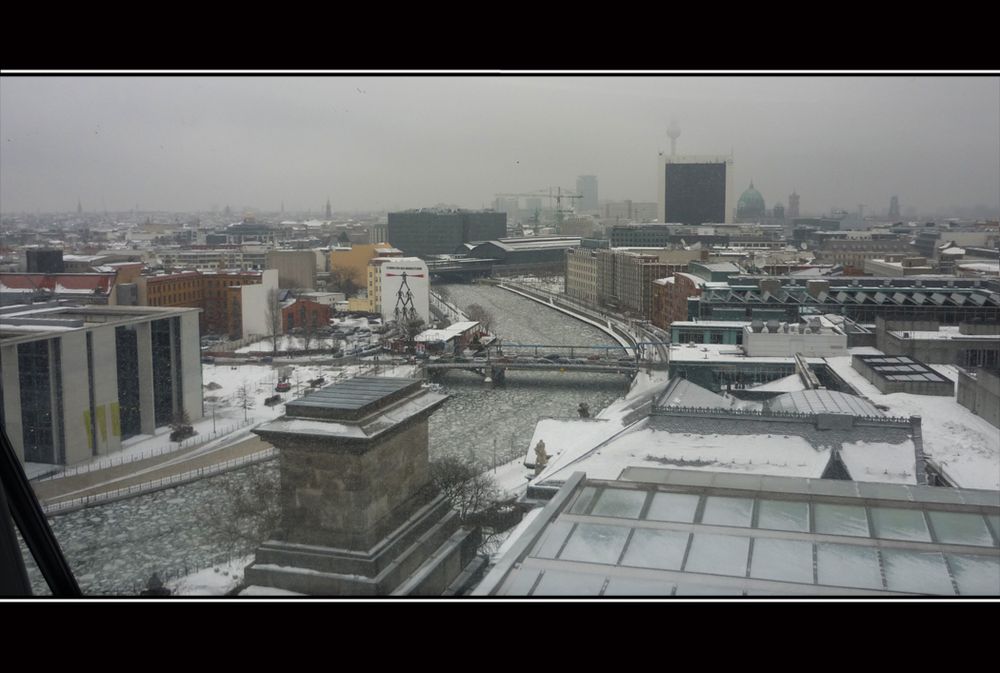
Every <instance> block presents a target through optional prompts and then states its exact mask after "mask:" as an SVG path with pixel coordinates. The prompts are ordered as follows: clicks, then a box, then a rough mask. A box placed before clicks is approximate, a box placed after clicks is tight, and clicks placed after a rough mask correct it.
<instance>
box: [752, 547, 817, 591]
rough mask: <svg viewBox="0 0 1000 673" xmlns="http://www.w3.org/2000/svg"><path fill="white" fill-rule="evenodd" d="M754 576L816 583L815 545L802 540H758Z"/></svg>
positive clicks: (765, 578)
mask: <svg viewBox="0 0 1000 673" xmlns="http://www.w3.org/2000/svg"><path fill="white" fill-rule="evenodd" d="M750 577H756V578H757V579H762V580H782V581H785V582H803V583H806V584H812V583H813V553H812V544H810V543H809V542H804V541H802V540H774V539H770V538H755V539H754V542H753V552H752V555H751V559H750Z"/></svg>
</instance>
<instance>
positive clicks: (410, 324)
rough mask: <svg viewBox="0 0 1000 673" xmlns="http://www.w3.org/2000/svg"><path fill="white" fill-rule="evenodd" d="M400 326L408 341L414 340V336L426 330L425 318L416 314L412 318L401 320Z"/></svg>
mask: <svg viewBox="0 0 1000 673" xmlns="http://www.w3.org/2000/svg"><path fill="white" fill-rule="evenodd" d="M399 328H400V329H401V330H402V331H403V336H404V337H406V340H407V341H413V337H415V336H417V335H418V334H420V333H421V332H423V331H424V319H423V318H421V317H420V316H417V315H414V316H413V317H412V318H408V319H406V320H402V321H400V323H399Z"/></svg>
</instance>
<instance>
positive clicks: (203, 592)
mask: <svg viewBox="0 0 1000 673" xmlns="http://www.w3.org/2000/svg"><path fill="white" fill-rule="evenodd" d="M253 559H254V557H253V556H245V557H243V558H240V559H235V560H233V561H230V562H228V563H223V564H220V565H216V566H212V567H211V568H205V569H203V570H199V571H198V572H196V573H192V574H191V575H186V576H184V577H179V578H177V579H175V580H171V581H169V582H165V583H164V586H166V587H167V588H168V589H170V591H171V593H172V594H173V595H174V596H225V595H227V594H229V592H231V591H232V590H233V589H235V588H236V587H237V586H239V584H240V583H241V582H242V581H243V570H244V569H245V568H246V567H247V566H248V565H250V563H252V562H253Z"/></svg>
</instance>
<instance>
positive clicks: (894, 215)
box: [889, 196, 899, 220]
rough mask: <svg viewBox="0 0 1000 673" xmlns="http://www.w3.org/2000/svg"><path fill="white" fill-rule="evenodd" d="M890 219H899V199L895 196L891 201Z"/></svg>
mask: <svg viewBox="0 0 1000 673" xmlns="http://www.w3.org/2000/svg"><path fill="white" fill-rule="evenodd" d="M889 219H890V220H898V219H899V197H898V196H893V197H892V198H891V199H889Z"/></svg>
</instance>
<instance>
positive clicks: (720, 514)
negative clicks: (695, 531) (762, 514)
mask: <svg viewBox="0 0 1000 673" xmlns="http://www.w3.org/2000/svg"><path fill="white" fill-rule="evenodd" d="M752 516H753V499H752V498H727V497H723V496H716V495H713V496H709V497H708V498H706V499H705V511H704V513H702V515H701V522H702V523H706V524H713V525H719V526H743V527H747V526H749V525H750V521H751V517H752Z"/></svg>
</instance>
